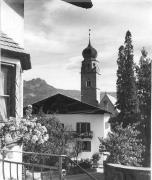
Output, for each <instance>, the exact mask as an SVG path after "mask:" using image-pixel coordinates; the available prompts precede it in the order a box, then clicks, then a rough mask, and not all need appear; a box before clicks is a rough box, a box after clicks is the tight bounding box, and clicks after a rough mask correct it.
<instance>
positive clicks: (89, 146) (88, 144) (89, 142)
mask: <svg viewBox="0 0 152 180" xmlns="http://www.w3.org/2000/svg"><path fill="white" fill-rule="evenodd" d="M87 151H91V141H87Z"/></svg>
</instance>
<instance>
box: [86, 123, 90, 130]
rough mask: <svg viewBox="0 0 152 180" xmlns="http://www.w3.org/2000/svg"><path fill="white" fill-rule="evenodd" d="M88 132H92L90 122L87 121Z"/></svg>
mask: <svg viewBox="0 0 152 180" xmlns="http://www.w3.org/2000/svg"><path fill="white" fill-rule="evenodd" d="M87 132H90V123H87Z"/></svg>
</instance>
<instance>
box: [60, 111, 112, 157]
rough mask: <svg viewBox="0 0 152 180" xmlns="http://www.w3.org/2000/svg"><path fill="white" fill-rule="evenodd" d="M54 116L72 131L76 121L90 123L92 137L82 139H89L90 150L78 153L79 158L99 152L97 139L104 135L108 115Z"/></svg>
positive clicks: (74, 128)
mask: <svg viewBox="0 0 152 180" xmlns="http://www.w3.org/2000/svg"><path fill="white" fill-rule="evenodd" d="M56 117H57V118H58V119H59V120H60V121H61V122H62V123H64V125H65V127H66V126H67V127H69V128H70V129H72V130H73V131H76V123H77V122H88V123H90V129H91V131H93V138H92V139H83V140H91V152H82V153H81V154H80V155H79V158H80V159H81V158H83V159H86V158H91V157H92V155H93V154H94V153H96V152H99V145H100V142H99V139H98V137H105V133H107V131H105V122H106V121H107V120H108V118H109V115H108V114H105V115H102V114H57V115H56Z"/></svg>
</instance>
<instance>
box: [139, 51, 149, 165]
mask: <svg viewBox="0 0 152 180" xmlns="http://www.w3.org/2000/svg"><path fill="white" fill-rule="evenodd" d="M141 53H142V56H141V58H140V62H139V66H137V68H136V70H137V97H138V102H139V105H138V107H139V108H138V109H139V115H140V121H141V132H142V135H143V137H142V138H143V140H144V143H145V146H146V151H145V155H144V159H145V162H144V165H145V166H150V142H151V129H150V127H151V60H150V58H148V57H147V54H148V53H147V51H146V50H145V49H144V48H143V49H142V50H141Z"/></svg>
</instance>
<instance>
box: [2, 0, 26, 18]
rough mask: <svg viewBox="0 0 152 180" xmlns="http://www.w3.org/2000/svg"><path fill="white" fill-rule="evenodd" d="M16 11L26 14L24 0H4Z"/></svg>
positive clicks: (21, 14) (22, 14)
mask: <svg viewBox="0 0 152 180" xmlns="http://www.w3.org/2000/svg"><path fill="white" fill-rule="evenodd" d="M4 1H5V2H6V3H7V4H8V5H9V6H10V7H11V8H12V9H14V11H16V13H18V14H19V15H20V16H22V17H23V16H24V0H4Z"/></svg>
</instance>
